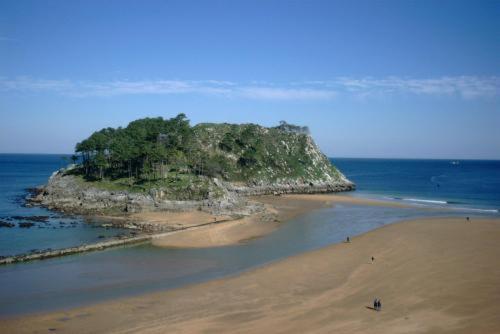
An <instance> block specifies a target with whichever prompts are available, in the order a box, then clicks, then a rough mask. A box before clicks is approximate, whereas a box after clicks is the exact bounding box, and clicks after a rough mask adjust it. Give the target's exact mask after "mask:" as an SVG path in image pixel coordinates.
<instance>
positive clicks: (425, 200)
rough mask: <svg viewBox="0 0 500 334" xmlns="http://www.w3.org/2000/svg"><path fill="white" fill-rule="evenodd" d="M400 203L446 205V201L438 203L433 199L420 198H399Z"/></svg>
mask: <svg viewBox="0 0 500 334" xmlns="http://www.w3.org/2000/svg"><path fill="white" fill-rule="evenodd" d="M401 200H402V201H408V202H418V203H429V204H448V202H447V201H438V200H433V199H420V198H401Z"/></svg>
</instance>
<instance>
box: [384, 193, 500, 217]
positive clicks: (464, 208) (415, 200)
mask: <svg viewBox="0 0 500 334" xmlns="http://www.w3.org/2000/svg"><path fill="white" fill-rule="evenodd" d="M384 198H385V199H389V200H396V201H407V202H415V203H421V204H439V205H448V204H452V205H456V204H466V203H464V202H460V201H439V200H431V199H421V198H404V197H388V196H386V197H384ZM448 208H449V209H453V210H460V211H472V212H484V213H500V210H498V209H478V208H467V207H456V206H448Z"/></svg>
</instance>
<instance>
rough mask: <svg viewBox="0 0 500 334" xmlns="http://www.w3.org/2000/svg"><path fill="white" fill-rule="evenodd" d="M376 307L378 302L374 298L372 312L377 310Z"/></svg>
mask: <svg viewBox="0 0 500 334" xmlns="http://www.w3.org/2000/svg"><path fill="white" fill-rule="evenodd" d="M377 305H378V300H377V298H375V300H374V301H373V309H374V310H376V309H377Z"/></svg>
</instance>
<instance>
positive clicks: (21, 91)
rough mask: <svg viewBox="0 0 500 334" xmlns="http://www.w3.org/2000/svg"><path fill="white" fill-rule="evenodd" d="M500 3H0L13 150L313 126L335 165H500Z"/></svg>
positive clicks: (3, 118) (1, 94)
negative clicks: (160, 121) (151, 121)
mask: <svg viewBox="0 0 500 334" xmlns="http://www.w3.org/2000/svg"><path fill="white" fill-rule="evenodd" d="M499 18H500V1H472V0H471V1H458V0H456V1H446V0H443V1H356V0H354V1H316V0H307V1H306V0H304V1H292V0H290V1H272V0H262V1H259V0H248V1H244V0H236V1H234V0H228V1H215V0H214V1H208V0H207V1H190V0H181V1H168V0H164V1H138V0H137V1H125V0H120V1H91V0H87V1H56V0H51V1H42V0H39V1H26V0H20V1H19V0H16V1H10V0H2V1H1V2H0V152H2V153H71V152H72V151H73V149H74V146H75V144H76V143H77V142H79V141H81V140H82V139H84V138H86V137H87V136H89V135H90V134H91V133H92V132H93V131H95V130H99V129H101V128H104V127H118V126H126V125H127V124H128V123H129V122H130V121H132V120H134V119H137V118H142V117H157V116H161V117H164V118H170V117H174V116H175V115H177V114H178V113H185V114H186V115H187V116H188V118H189V119H190V120H191V123H192V124H193V125H194V124H197V123H200V122H229V123H258V124H261V125H265V126H273V125H277V124H278V123H279V121H281V120H286V121H287V122H289V123H295V124H299V125H307V126H309V128H310V129H311V134H312V136H313V138H314V139H315V140H316V142H317V143H318V145H319V146H320V147H321V149H322V150H323V151H324V153H325V154H327V155H328V156H331V157H375V158H384V157H385V158H443V159H500V19H499Z"/></svg>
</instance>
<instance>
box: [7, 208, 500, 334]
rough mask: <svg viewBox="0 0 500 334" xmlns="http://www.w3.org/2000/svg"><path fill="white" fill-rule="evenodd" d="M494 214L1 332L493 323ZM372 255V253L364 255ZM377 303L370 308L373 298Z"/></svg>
mask: <svg viewBox="0 0 500 334" xmlns="http://www.w3.org/2000/svg"><path fill="white" fill-rule="evenodd" d="M499 239H500V220H499V219H489V218H481V219H479V218H474V219H472V220H471V221H469V222H467V221H466V220H465V218H457V217H454V218H425V219H418V220H412V221H406V222H401V223H396V224H391V225H386V226H384V227H381V228H379V229H376V230H373V231H370V232H367V233H365V234H362V235H359V236H356V237H353V238H352V239H351V242H350V243H341V244H335V245H331V246H327V247H325V248H321V249H319V250H314V251H311V252H307V253H304V254H299V255H296V256H293V257H290V258H286V259H283V260H280V261H277V262H273V263H271V264H268V265H265V266H263V267H259V268H257V269H253V270H250V271H247V272H244V273H241V274H238V275H236V276H233V277H227V278H221V279H217V280H213V281H209V282H205V283H200V284H195V285H190V286H186V287H182V288H178V289H174V290H167V291H161V292H156V293H150V294H146V295H142V296H139V297H131V298H124V299H119V300H112V301H108V302H103V303H99V304H95V305H91V306H86V307H79V308H75V309H71V310H65V311H57V312H51V313H47V314H38V315H28V316H20V317H14V318H7V319H2V320H0V325H1V326H2V328H5V329H6V330H7V331H9V330H10V331H12V332H19V333H33V332H38V331H40V332H43V331H47V330H49V329H55V330H57V332H68V333H70V332H71V333H110V332H111V333H134V332H141V333H164V332H179V333H197V332H244V333H257V332H262V331H271V332H278V333H279V332H283V333H284V332H296V333H299V332H310V331H314V332H325V333H327V332H332V331H335V332H339V333H353V332H366V331H370V332H375V333H400V332H418V333H428V332H443V333H444V332H447V331H453V332H455V333H470V332H495V331H499V330H500V321H499V320H498V317H496V315H497V314H498V311H499V310H500V307H499V306H498V305H497V304H498V303H497V300H496V298H495V296H498V295H499V293H500V288H499V287H498V282H499V281H500V269H497V266H496V265H495V263H496V261H495V259H496V256H497V254H498V253H499V251H500V242H499V241H500V240H499ZM371 256H373V257H374V258H375V260H374V261H373V263H372V261H371ZM376 297H377V298H380V299H381V300H382V305H383V309H382V311H381V312H375V311H373V310H370V309H369V307H370V306H371V303H372V301H373V298H376Z"/></svg>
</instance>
